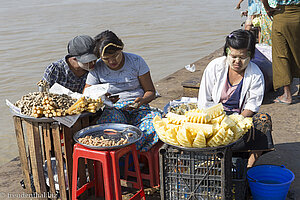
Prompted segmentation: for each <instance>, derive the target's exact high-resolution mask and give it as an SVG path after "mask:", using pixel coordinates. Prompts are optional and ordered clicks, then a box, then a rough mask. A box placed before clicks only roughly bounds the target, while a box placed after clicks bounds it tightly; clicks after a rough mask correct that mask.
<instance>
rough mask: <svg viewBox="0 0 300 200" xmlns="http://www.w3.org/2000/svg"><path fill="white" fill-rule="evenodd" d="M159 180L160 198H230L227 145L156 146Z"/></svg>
mask: <svg viewBox="0 0 300 200" xmlns="http://www.w3.org/2000/svg"><path fill="white" fill-rule="evenodd" d="M159 157H160V158H159V159H160V163H161V164H160V182H161V190H160V191H161V198H162V199H163V200H170V199H172V200H177V199H189V200H204V199H209V200H210V199H212V200H214V199H232V193H231V190H232V183H231V181H232V155H231V148H230V147H228V148H220V149H217V148H215V149H213V150H207V151H203V150H199V149H198V150H196V149H195V150H191V149H190V148H186V149H181V148H175V147H172V146H169V145H163V146H162V148H161V149H160V155H159Z"/></svg>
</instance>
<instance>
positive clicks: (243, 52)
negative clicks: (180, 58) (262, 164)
mask: <svg viewBox="0 0 300 200" xmlns="http://www.w3.org/2000/svg"><path fill="white" fill-rule="evenodd" d="M254 53H255V37H254V35H253V34H252V33H251V32H250V31H247V30H236V31H233V32H232V33H230V34H229V35H228V36H227V37H226V43H225V46H224V56H223V57H219V58H216V59H214V60H212V61H211V62H210V63H209V64H208V66H207V67H206V69H205V71H204V73H203V76H202V80H201V84H200V90H199V97H198V108H207V107H211V106H213V105H216V104H218V103H222V104H223V107H224V110H225V112H226V114H232V113H238V114H241V115H243V116H244V117H252V116H253V115H254V114H255V113H257V112H258V111H259V108H260V106H261V104H262V101H263V97H264V89H265V83H264V77H263V73H262V72H261V70H260V69H259V67H258V66H257V65H256V64H255V63H253V62H251V59H252V58H253V57H254ZM260 155H261V152H256V153H251V154H250V157H249V160H248V167H252V166H253V164H254V163H255V161H256V159H257V158H258V157H259V156H260Z"/></svg>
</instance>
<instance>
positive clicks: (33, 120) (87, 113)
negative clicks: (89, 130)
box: [13, 112, 94, 123]
mask: <svg viewBox="0 0 300 200" xmlns="http://www.w3.org/2000/svg"><path fill="white" fill-rule="evenodd" d="M92 114H94V113H90V112H82V113H81V114H80V116H79V118H81V117H85V116H89V115H92ZM13 115H15V116H18V117H21V118H23V119H26V120H28V121H32V122H41V123H44V122H56V120H54V119H53V118H52V117H51V118H49V117H39V118H36V117H31V116H29V115H23V114H21V113H16V112H13ZM68 116H72V115H67V116H65V117H68Z"/></svg>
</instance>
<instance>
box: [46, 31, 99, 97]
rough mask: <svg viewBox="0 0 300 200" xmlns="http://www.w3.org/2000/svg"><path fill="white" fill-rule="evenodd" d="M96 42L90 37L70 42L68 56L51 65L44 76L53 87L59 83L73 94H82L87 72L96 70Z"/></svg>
mask: <svg viewBox="0 0 300 200" xmlns="http://www.w3.org/2000/svg"><path fill="white" fill-rule="evenodd" d="M94 48H95V41H94V39H93V38H91V37H90V36H88V35H80V36H76V37H75V38H73V39H72V40H70V41H69V43H68V46H67V49H68V55H66V56H65V58H63V59H60V60H58V61H56V62H54V63H52V64H51V65H49V66H48V67H47V68H46V70H45V72H44V76H43V80H45V81H47V83H48V84H49V86H50V87H51V86H52V85H53V84H54V83H58V84H60V85H62V86H64V87H66V88H68V89H69V90H71V91H72V92H78V93H82V92H83V89H84V86H85V82H86V78H87V74H88V73H87V72H88V71H90V70H91V69H93V68H94V65H95V63H96V60H97V57H96V56H95V54H94Z"/></svg>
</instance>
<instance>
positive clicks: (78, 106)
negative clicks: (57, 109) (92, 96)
mask: <svg viewBox="0 0 300 200" xmlns="http://www.w3.org/2000/svg"><path fill="white" fill-rule="evenodd" d="M87 104H88V102H87V100H86V98H85V97H81V98H79V99H78V100H77V101H76V102H75V103H74V104H73V105H72V106H71V107H70V108H69V109H68V110H67V111H66V112H67V113H68V114H69V115H76V114H79V113H81V112H83V111H84V110H85V106H86V105H87Z"/></svg>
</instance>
